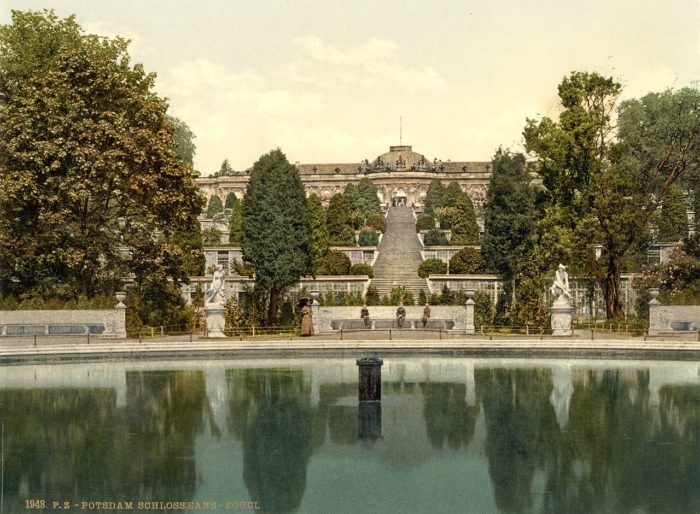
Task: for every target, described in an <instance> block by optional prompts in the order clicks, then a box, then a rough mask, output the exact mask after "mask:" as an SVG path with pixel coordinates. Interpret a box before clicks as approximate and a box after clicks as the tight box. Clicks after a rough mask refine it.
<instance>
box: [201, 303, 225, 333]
mask: <svg viewBox="0 0 700 514" xmlns="http://www.w3.org/2000/svg"><path fill="white" fill-rule="evenodd" d="M225 312H226V309H225V307H224V306H223V305H222V304H217V303H210V304H208V305H205V306H204V315H205V316H206V319H207V337H226V334H224V327H225V326H226V320H225V317H224V316H225Z"/></svg>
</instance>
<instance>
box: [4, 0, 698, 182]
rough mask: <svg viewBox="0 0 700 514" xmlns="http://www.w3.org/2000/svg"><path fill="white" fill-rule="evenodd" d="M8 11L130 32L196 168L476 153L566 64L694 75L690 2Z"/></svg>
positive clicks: (649, 76) (631, 93)
mask: <svg viewBox="0 0 700 514" xmlns="http://www.w3.org/2000/svg"><path fill="white" fill-rule="evenodd" d="M13 9H23V10H26V9H34V10H37V9H54V10H55V11H56V13H57V14H58V15H59V16H62V17H63V16H68V15H70V14H75V15H76V19H77V21H78V22H79V23H80V24H81V25H82V26H83V28H84V29H85V30H86V31H87V32H89V33H96V34H100V35H104V36H109V37H113V36H115V35H121V36H123V37H126V38H129V39H131V41H132V43H131V46H130V54H131V56H132V58H133V60H134V61H135V62H141V63H143V65H144V67H145V69H146V70H147V71H149V72H154V73H156V75H157V79H156V89H157V91H158V93H159V94H161V95H163V96H165V97H167V98H168V100H169V104H170V113H171V114H173V115H174V116H177V117H178V118H180V119H182V120H184V121H185V122H186V123H187V124H188V125H189V127H190V128H191V129H192V131H193V132H194V134H195V135H196V139H195V144H196V146H197V153H196V156H195V168H196V169H197V170H199V171H200V173H201V174H202V175H204V176H206V175H209V174H211V173H213V172H215V171H216V170H218V169H219V167H220V166H221V163H222V161H223V160H224V159H228V160H229V162H230V163H231V165H232V166H233V168H234V169H237V170H244V169H246V168H249V167H250V166H252V164H253V163H254V162H255V161H256V160H257V158H258V157H259V156H260V155H262V154H264V153H266V152H268V151H269V150H272V149H274V148H278V147H279V148H281V149H282V151H283V152H284V153H285V154H286V155H287V157H288V159H289V160H290V161H291V162H301V163H352V162H359V161H361V160H363V159H369V160H372V159H374V158H375V157H376V156H378V155H380V154H381V153H384V152H386V151H388V149H389V146H390V145H398V144H399V143H400V142H401V143H403V144H405V145H413V149H414V151H417V152H419V153H422V154H424V155H425V156H426V158H428V159H429V160H432V159H433V158H438V159H442V160H447V159H450V160H452V161H484V160H490V159H491V157H492V156H493V154H494V152H495V150H496V149H497V148H498V147H499V146H503V147H504V148H510V149H513V150H522V129H523V127H524V125H525V121H526V119H527V118H539V117H541V116H543V115H550V116H556V114H557V112H558V111H557V96H556V93H557V85H558V84H559V83H560V82H561V80H562V78H563V77H564V76H566V75H568V74H569V73H570V72H571V71H573V70H579V71H596V72H598V73H601V74H604V75H605V76H612V77H613V78H615V79H616V80H618V81H619V82H621V83H622V84H623V86H624V90H623V94H622V99H625V98H634V97H639V96H643V95H644V94H646V93H648V92H652V91H662V90H664V89H667V88H680V87H684V86H696V87H698V86H699V82H698V81H700V0H664V1H657V0H587V1H585V2H582V1H580V0H471V1H466V0H463V1H457V0H430V1H427V0H420V1H414V0H401V1H388V0H354V1H352V2H341V1H333V0H313V1H312V0H289V1H284V0H259V1H249V0H248V1H238V0H197V1H196V2H193V1H191V0H167V1H165V0H121V1H119V2H111V1H110V2H106V1H103V0H62V1H61V0H54V1H50V0H45V1H34V0H3V1H2V2H1V3H0V24H7V23H10V22H11V10H13ZM400 127H401V128H400Z"/></svg>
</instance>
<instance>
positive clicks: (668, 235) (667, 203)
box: [657, 186, 688, 242]
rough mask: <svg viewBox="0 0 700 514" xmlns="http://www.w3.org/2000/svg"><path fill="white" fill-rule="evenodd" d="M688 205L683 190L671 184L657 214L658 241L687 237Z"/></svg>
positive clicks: (671, 240) (678, 239)
mask: <svg viewBox="0 0 700 514" xmlns="http://www.w3.org/2000/svg"><path fill="white" fill-rule="evenodd" d="M687 211H688V205H687V203H686V201H685V195H684V194H683V190H682V189H681V188H679V187H678V186H672V187H670V188H669V189H668V193H667V194H666V197H665V198H664V202H663V204H662V205H661V209H660V210H659V215H658V229H659V232H658V235H657V239H658V240H659V241H665V242H676V241H680V240H682V239H684V238H686V237H688V214H687Z"/></svg>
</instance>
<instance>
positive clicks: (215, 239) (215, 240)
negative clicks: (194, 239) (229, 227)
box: [202, 227, 221, 246]
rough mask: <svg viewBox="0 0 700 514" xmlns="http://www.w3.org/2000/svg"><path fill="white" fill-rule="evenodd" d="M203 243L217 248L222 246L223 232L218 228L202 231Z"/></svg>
mask: <svg viewBox="0 0 700 514" xmlns="http://www.w3.org/2000/svg"><path fill="white" fill-rule="evenodd" d="M202 243H203V244H205V245H207V246H217V245H220V244H221V231H220V230H219V229H218V228H216V227H209V228H205V229H204V230H202Z"/></svg>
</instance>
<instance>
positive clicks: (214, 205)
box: [207, 195, 224, 219]
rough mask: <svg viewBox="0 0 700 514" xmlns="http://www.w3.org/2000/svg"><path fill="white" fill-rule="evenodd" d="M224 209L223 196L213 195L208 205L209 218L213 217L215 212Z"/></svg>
mask: <svg viewBox="0 0 700 514" xmlns="http://www.w3.org/2000/svg"><path fill="white" fill-rule="evenodd" d="M223 211H224V204H223V203H221V198H219V197H218V196H217V195H214V196H212V197H211V198H210V199H209V205H208V206H207V218H209V219H211V218H213V217H214V215H215V214H218V213H220V212H223Z"/></svg>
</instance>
